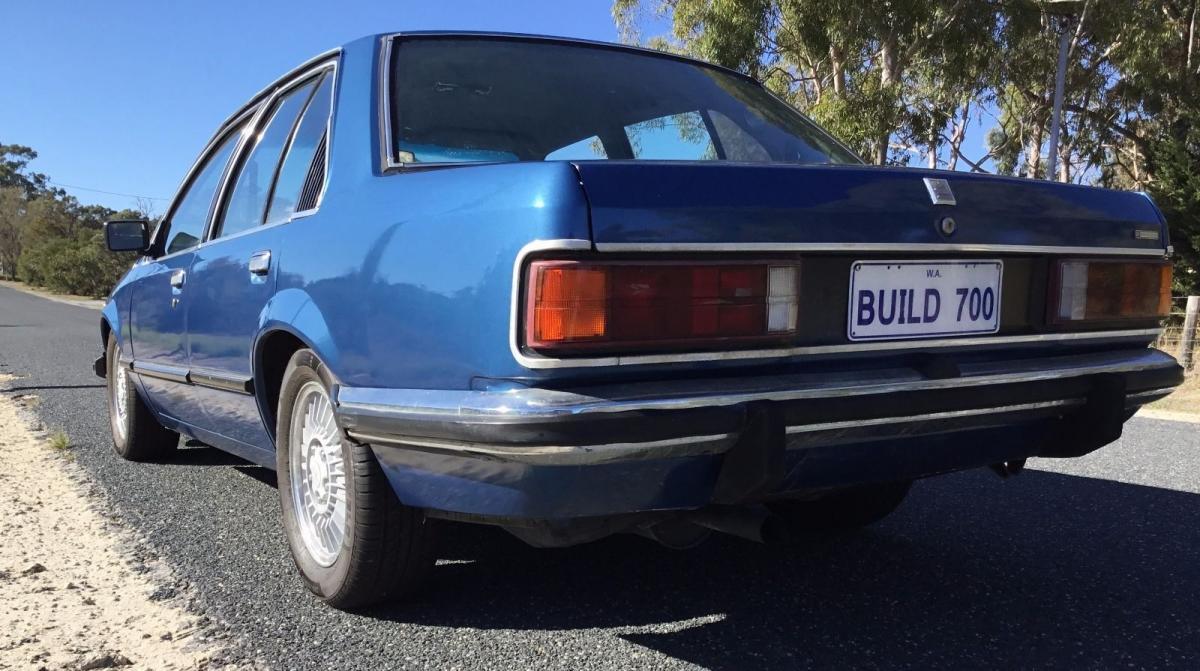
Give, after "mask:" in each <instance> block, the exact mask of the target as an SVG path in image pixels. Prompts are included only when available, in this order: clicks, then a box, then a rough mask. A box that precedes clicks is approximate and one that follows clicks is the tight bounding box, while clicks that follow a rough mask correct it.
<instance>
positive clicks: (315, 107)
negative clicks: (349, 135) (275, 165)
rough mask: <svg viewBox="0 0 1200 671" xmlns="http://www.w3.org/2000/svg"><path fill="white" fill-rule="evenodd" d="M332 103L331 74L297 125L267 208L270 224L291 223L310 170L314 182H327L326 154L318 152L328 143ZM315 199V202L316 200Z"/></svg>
mask: <svg viewBox="0 0 1200 671" xmlns="http://www.w3.org/2000/svg"><path fill="white" fill-rule="evenodd" d="M332 102H333V75H332V74H329V75H326V76H325V79H324V80H322V81H321V83H320V85H319V86H318V88H317V91H316V93H314V94H313V96H312V101H311V102H309V103H308V107H307V108H306V109H305V110H304V114H303V115H302V116H301V117H300V123H299V125H297V126H296V134H295V136H294V137H293V138H292V144H291V146H290V147H288V150H287V155H286V156H284V158H283V165H281V166H280V168H279V178H278V179H277V180H276V181H275V191H274V193H273V194H272V195H271V205H270V207H269V208H268V209H267V223H268V224H274V223H278V222H281V221H287V220H288V219H289V218H291V216H292V214H294V213H295V212H296V211H297V202H298V201H299V200H300V192H301V190H302V189H304V190H306V191H307V189H305V181H306V180H308V178H309V177H310V175H309V173H310V169H311V171H313V172H314V179H318V180H321V181H322V182H323V180H324V169H325V166H324V153H325V152H324V151H322V152H318V151H317V149H318V148H319V147H322V146H323V145H324V143H325V142H327V138H326V136H325V130H326V126H327V124H328V122H329V112H330V109H331V107H330V106H331V104H332ZM318 153H319V154H320V156H318ZM314 157H315V158H317V159H319V161H320V162H321V163H322V165H320V166H317V165H315V164H314V163H315V162H314V160H313V159H314ZM320 186H321V184H320V183H317V184H315V188H316V190H317V191H318V192H319V190H320ZM312 200H313V201H315V197H314V198H312ZM314 204H315V202H314V203H306V206H308V205H314Z"/></svg>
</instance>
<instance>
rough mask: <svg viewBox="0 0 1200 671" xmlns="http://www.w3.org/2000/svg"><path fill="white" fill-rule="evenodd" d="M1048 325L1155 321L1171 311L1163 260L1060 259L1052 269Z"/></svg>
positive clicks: (1168, 275) (1166, 265)
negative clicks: (1139, 320)
mask: <svg viewBox="0 0 1200 671" xmlns="http://www.w3.org/2000/svg"><path fill="white" fill-rule="evenodd" d="M1055 273H1056V277H1057V282H1056V283H1055V284H1054V285H1052V289H1051V291H1052V292H1053V294H1052V295H1051V301H1050V304H1051V312H1050V321H1052V322H1057V323H1071V322H1081V321H1120V320H1131V319H1155V318H1161V317H1165V316H1167V313H1168V312H1169V311H1170V309H1171V264H1170V263H1167V262H1165V261H1108V260H1104V261H1100V260H1081V259H1076V260H1065V261H1059V262H1058V263H1057V264H1056V267H1055Z"/></svg>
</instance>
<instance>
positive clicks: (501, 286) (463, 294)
mask: <svg viewBox="0 0 1200 671" xmlns="http://www.w3.org/2000/svg"><path fill="white" fill-rule="evenodd" d="M378 44H379V41H378V39H377V38H374V37H372V38H365V39H362V40H358V41H355V42H352V43H350V44H348V45H346V46H345V47H344V48H343V50H342V52H341V55H340V57H339V59H338V68H337V85H336V95H335V99H334V103H333V111H332V116H331V125H330V130H331V133H330V139H331V141H330V145H329V160H328V186H327V190H326V192H325V195H324V199H323V200H322V201H321V203H320V207H319V208H318V209H317V210H316V211H315V212H313V213H309V214H306V215H305V216H301V217H298V218H293V219H291V220H289V221H287V222H285V223H282V224H279V225H275V226H262V227H259V228H257V229H251V230H249V231H247V232H245V233H243V234H241V235H238V236H236V237H232V238H228V239H220V238H218V239H215V240H206V241H205V242H204V243H203V244H201V245H199V246H198V247H196V248H194V249H193V250H191V251H187V252H183V253H177V254H174V255H169V256H166V257H162V258H149V259H144V260H142V261H140V262H139V263H138V264H137V265H136V266H135V267H134V268H133V269H132V270H131V271H130V273H129V274H128V275H127V276H126V278H125V279H124V280H123V281H122V283H121V285H120V286H118V287H117V289H116V290H115V291H114V294H113V297H112V299H111V300H110V302H109V303H108V305H107V306H106V307H105V310H104V313H103V318H104V319H105V320H106V321H107V322H108V324H109V325H110V326H111V327H112V328H113V333H114V334H115V335H116V337H118V338H119V343H120V350H121V352H122V354H123V356H124V357H127V358H130V359H133V360H136V361H138V362H143V363H149V364H159V365H170V366H176V367H181V368H185V369H188V370H192V371H204V372H208V373H215V374H218V375H221V376H224V377H226V378H228V379H230V380H246V381H248V382H250V383H251V384H252V386H253V389H254V390H255V394H254V395H249V394H239V393H236V392H234V391H230V390H222V389H214V388H205V387H201V386H198V385H194V384H181V383H179V382H170V381H166V380H162V379H158V378H152V377H149V376H142V377H141V378H140V380H139V384H141V385H142V387H141V391H142V393H143V394H144V396H145V397H146V398H147V400H148V401H149V402H150V405H151V407H152V408H154V409H155V410H156V412H158V413H159V416H160V418H161V419H162V420H163V423H164V424H166V425H168V426H171V427H173V428H176V429H178V430H180V431H182V432H183V433H185V434H186V435H190V436H197V437H200V438H201V439H203V440H205V441H206V442H209V443H212V444H214V445H217V446H218V447H221V448H223V449H227V450H229V451H231V452H234V453H236V454H240V455H242V456H245V457H247V458H250V459H252V460H254V461H256V462H257V463H262V464H268V465H269V464H271V463H272V459H271V453H272V450H273V439H272V429H273V427H271V426H269V422H270V421H271V420H270V416H271V415H272V414H273V413H272V412H271V411H272V410H273V409H272V408H268V407H265V404H266V401H265V400H264V394H263V391H262V390H263V389H265V388H266V387H267V386H268V384H269V383H270V380H269V379H268V378H267V377H266V374H265V372H264V367H263V360H264V356H265V351H264V347H265V346H264V343H269V342H271V338H272V337H273V336H274V335H277V334H279V333H287V334H289V335H291V336H293V337H294V338H296V339H298V340H300V341H301V342H303V343H304V344H305V345H306V346H308V347H309V348H311V349H313V350H314V351H315V353H316V354H317V356H318V357H319V358H320V359H321V360H322V362H323V363H324V364H325V365H326V366H327V367H328V369H329V371H330V372H331V373H332V374H333V376H334V378H335V379H336V381H337V383H338V384H339V385H342V386H343V387H345V388H349V389H352V388H360V387H362V388H374V389H385V390H396V391H397V394H398V395H401V394H410V395H416V394H418V393H419V392H420V391H422V390H472V389H482V390H491V391H496V392H497V393H501V392H502V390H507V389H524V388H529V387H534V388H537V387H545V388H551V389H553V388H564V387H571V386H576V387H578V386H582V385H585V384H590V385H597V384H604V383H615V382H620V381H626V380H630V379H638V380H642V381H645V380H672V379H682V378H704V379H707V380H710V381H712V380H717V381H719V380H721V379H723V378H724V377H725V376H732V375H735V374H736V375H738V376H740V377H742V378H747V377H752V376H756V375H758V376H763V377H764V378H765V377H770V376H774V375H777V374H779V373H780V372H781V370H782V369H784V368H786V370H788V371H790V372H795V371H797V370H804V371H806V372H813V373H820V372H829V373H831V374H839V373H840V374H844V373H846V372H847V371H853V370H855V369H856V368H860V367H867V366H876V367H884V366H888V365H893V364H895V363H896V362H898V361H901V360H902V359H903V357H904V356H905V355H883V356H891V357H892V358H890V359H886V360H880V359H878V358H876V359H868V358H865V357H862V356H860V355H858V354H856V353H850V354H845V355H841V357H840V359H837V358H835V359H833V360H829V359H821V360H813V359H807V358H803V357H793V358H792V359H791V360H785V361H776V362H770V361H757V362H756V361H745V360H733V361H719V362H689V363H669V364H656V365H650V366H640V367H629V368H622V369H621V370H615V369H613V368H610V367H601V368H592V369H571V368H563V369H554V368H548V369H534V368H527V367H525V366H524V365H522V363H521V362H520V361H518V359H517V358H516V357H514V355H513V352H512V351H511V349H510V328H511V323H512V321H511V320H512V319H513V314H512V309H513V307H512V306H513V305H514V302H515V301H514V297H513V295H512V291H513V286H514V283H513V269H514V264H515V262H516V260H517V257H518V254H519V252H520V250H521V249H522V248H523V247H525V246H526V245H527V244H529V243H530V242H532V241H537V240H583V241H591V242H593V243H663V242H670V243H791V244H795V243H840V242H850V243H909V244H912V243H930V244H944V243H946V242H947V240H946V238H945V237H944V236H943V234H942V233H940V232H939V231H938V229H937V227H936V226H935V223H936V222H937V221H938V218H939V217H941V216H944V214H945V213H946V212H949V211H952V212H953V213H954V215H955V217H956V219H957V222H958V231H957V232H956V233H955V236H954V238H953V240H952V241H951V242H954V243H963V244H1005V245H1049V246H1110V247H1122V248H1142V249H1161V243H1160V244H1155V243H1154V242H1153V241H1145V240H1138V239H1134V238H1133V236H1132V235H1131V231H1132V229H1133V227H1135V226H1139V227H1143V228H1144V227H1146V226H1150V227H1155V226H1162V227H1164V228H1165V224H1164V223H1162V222H1161V218H1160V214H1159V213H1158V211H1157V209H1156V208H1155V207H1154V205H1153V203H1151V202H1150V201H1149V200H1148V199H1147V198H1145V197H1143V196H1141V195H1138V194H1127V193H1119V192H1113V191H1105V190H1101V189H1093V188H1083V187H1075V186H1064V185H1057V184H1050V183H1046V182H1036V181H1029V180H1018V179H1006V178H995V177H985V176H978V175H965V174H961V173H956V174H954V175H946V174H945V173H931V172H929V171H923V170H898V169H881V168H872V167H866V166H840V167H831V166H822V167H816V166H806V165H800V166H797V165H791V166H785V165H775V164H771V165H750V164H742V163H739V164H722V163H717V162H639V161H584V162H578V163H575V164H572V163H569V162H565V161H546V162H505V163H492V164H479V165H464V166H459V167H453V168H445V169H425V170H419V169H418V170H404V171H398V172H391V173H386V174H385V173H384V172H382V171H381V169H380V144H381V143H380V137H379V122H380V119H379V116H378V115H379V110H380V101H379V95H380V92H379V91H378V90H377V88H376V81H377V75H378V73H377V71H376V68H377V66H378V65H377V64H378V62H379V54H378V53H377V50H378ZM476 156H477V157H485V156H486V153H480V154H477V155H476ZM930 174H936V175H937V176H938V177H943V178H947V179H948V180H949V182H950V184H951V187H952V188H953V189H954V192H955V194H956V196H957V199H958V203H959V205H958V206H956V207H955V208H954V209H953V210H946V209H944V208H939V207H937V206H934V205H932V204H931V203H930V201H929V197H928V194H927V193H926V191H925V187H924V185H923V183H922V177H924V176H926V175H930ZM1163 239H1164V240H1165V239H1166V236H1165V235H1164V236H1163ZM261 251H270V253H271V266H270V269H269V272H268V273H267V274H265V275H262V276H255V275H252V274H251V273H250V271H249V267H248V263H249V259H250V257H251V256H252V255H253V254H255V253H256V252H261ZM591 253H593V254H594V253H595V252H591ZM178 270H184V271H186V272H187V274H188V280H187V283H186V284H185V285H184V286H183V287H182V288H173V287H171V286H170V284H169V278H170V276H171V274H172V273H174V272H176V271H178ZM814 289H816V290H819V288H818V287H814V288H811V289H810V288H806V289H805V290H806V291H808V290H814ZM863 300H866V299H865V298H860V304H859V308H860V310H866V309H867V308H866V304H865V303H862V301H863ZM896 300H897V299H896V298H894V297H888V299H887V302H888V308H887V314H888V315H889V319H890V318H894V315H895V314H896V313H897V311H898V310H899V313H900V314H901V315H904V316H903V317H902V318H903V319H908V320H912V321H914V323H915V322H918V321H920V319H924V320H926V321H930V320H931V319H934V318H936V316H937V312H938V311H939V310H944V309H951V306H950V304H949V302H948V301H950V300H951V299H950V298H949V297H940V298H938V299H937V300H934V299H930V298H929V297H924V299H923V302H918V301H919V297H917V296H915V295H907V298H905V300H906V301H908V303H907V306H906V307H904V308H903V309H902V310H900V309H899V306H898V305H897V302H896ZM883 303H884V299H883V297H881V296H876V297H875V304H874V305H873V306H872V308H871V309H872V311H873V312H872V314H873V315H882V314H883V309H884V308H883ZM943 303H944V304H943ZM863 314H866V312H863ZM882 318H883V317H882V316H880V319H882ZM1062 351H1063V350H1062V349H1061V348H1060V347H1059V346H1057V345H1032V346H1030V348H1029V349H1028V350H1026V353H1027V355H1028V356H1033V355H1034V354H1035V353H1043V352H1044V353H1061V352H1062ZM991 356H993V353H988V352H984V353H974V354H969V355H963V359H964V360H969V359H972V358H973V359H974V360H981V359H987V358H989V357H991ZM977 437H978V438H980V439H981V442H980V443H979V444H980V445H987V446H988V447H987V449H983V448H982V447H981V448H979V449H977V450H975V451H973V452H972V451H970V450H968V451H967V452H968V453H969V454H968V456H966V457H963V458H962V462H963V463H962V464H959V465H956V466H955V467H959V466H962V467H966V466H967V465H971V466H977V465H982V464H984V463H989V462H987V461H982V460H983V459H991V458H994V457H996V455H997V454H999V453H1000V452H1003V449H1002V448H1000V447H995V446H996V445H999V444H1000V443H998V442H996V441H992V440H991V438H992V437H1010V435H1009V434H1003V436H1001V434H999V433H997V434H995V436H993V435H992V434H989V433H979V434H978V435H977ZM985 438H986V439H987V440H982V439H985ZM603 439H604V436H595V437H594V441H593V442H595V443H601V442H603ZM588 444H591V443H588ZM879 447H880V446H879V445H875V448H879ZM856 449H858V448H856ZM871 449H872V448H869V447H862V448H861V449H860V450H859V452H854V451H850V452H840V453H838V454H855V453H861V454H863V455H865V456H864V457H863V461H862V462H858V463H857V466H863V465H864V464H865V462H866V461H869V459H870V454H871ZM889 450H890V451H889ZM885 452H887V453H888V454H893V455H894V454H901V453H900V452H897V451H895V450H891V448H888V450H885ZM376 453H377V455H378V457H379V459H380V461H381V463H382V464H383V466H384V468H385V471H386V473H387V475H388V478H389V480H390V481H391V483H392V485H393V487H394V488H395V489H396V491H397V493H398V495H399V496H400V498H401V500H402V501H404V502H405V503H408V504H410V505H414V506H418V507H426V508H433V509H439V510H447V511H455V512H463V513H473V514H484V515H501V516H515V517H545V518H567V517H580V516H596V515H611V514H617V513H623V512H633V511H646V510H659V509H678V508H694V507H699V506H702V505H705V503H706V502H707V501H708V500H709V498H710V496H711V494H712V491H713V487H714V484H715V482H716V480H717V477H718V473H719V472H720V467H721V457H720V456H713V455H705V456H702V457H671V458H662V459H647V460H642V461H638V462H621V463H609V464H602V465H592V466H531V465H528V464H518V463H510V462H499V461H489V460H484V459H479V458H475V457H463V456H446V455H444V454H437V453H433V452H429V451H421V450H406V449H398V448H377V450H376ZM812 454H817V453H812ZM931 454H933V455H934V456H935V457H937V456H938V455H940V457H941V458H945V457H946V455H947V454H949V452H948V451H942V452H936V451H934V452H931ZM827 456H828V458H829V459H830V460H831V464H832V465H830V466H828V468H827V469H826V470H825V471H813V470H805V469H803V468H800V461H801V456H800V455H797V454H791V453H789V460H790V461H789V464H790V465H789V475H788V478H787V479H786V480H785V481H784V482H783V483H781V484H780V487H781V488H782V489H781V491H782V490H787V489H789V488H803V487H815V486H832V485H836V484H849V483H851V482H853V481H855V477H854V475H853V473H854V468H855V467H856V465H855V464H850V465H849V466H847V465H846V464H845V463H843V462H841V461H838V460H836V459H834V458H833V456H835V455H827ZM901 462H903V460H900V461H898V462H891V463H894V465H895V468H897V469H899V470H898V471H896V472H901V471H903V468H904V464H903V463H901ZM968 462H969V463H968ZM939 463H940V464H941V465H939ZM946 463H949V462H945V461H943V462H938V461H937V459H935V458H933V457H931V458H930V460H929V461H928V463H926V464H925V465H923V466H921V469H924V468H926V467H928V471H927V472H933V471H936V470H939V469H942V468H944V467H945V465H946ZM955 463H956V464H957V463H958V462H955ZM839 464H840V465H839ZM910 465H911V464H910ZM838 468H848V469H850V470H849V471H848V472H842V471H838V470H837V469H838ZM918 470H920V469H918ZM821 472H824V473H827V475H826V476H820V475H819V473H821ZM924 472H926V471H922V473H924ZM822 477H824V479H822Z"/></svg>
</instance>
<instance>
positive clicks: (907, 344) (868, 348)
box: [513, 328, 1162, 368]
mask: <svg viewBox="0 0 1200 671" xmlns="http://www.w3.org/2000/svg"><path fill="white" fill-rule="evenodd" d="M1161 331H1162V329H1156V328H1154V329H1134V330H1126V331H1084V332H1078V333H1040V334H1034V335H1018V336H981V337H977V338H938V339H927V340H895V341H888V342H858V343H848V344H845V345H814V346H809V347H786V348H776V349H761V350H733V351H726V352H695V353H689V354H645V355H639V356H613V357H598V358H590V359H585V358H580V359H551V358H541V357H531V356H528V355H525V354H521V355H520V356H519V357H518V359H517V361H519V362H520V363H521V365H523V366H525V367H527V368H576V367H578V368H583V367H591V366H634V365H648V364H662V363H681V362H690V361H739V360H748V359H777V358H783V357H790V356H806V355H822V354H846V353H855V352H885V351H892V352H899V351H905V350H924V349H934V348H937V349H944V348H967V347H988V346H994V345H1018V344H1031V343H1032V344H1039V343H1055V342H1080V341H1096V340H1123V339H1133V338H1136V339H1138V340H1142V339H1145V340H1150V339H1153V338H1155V337H1157V336H1158V335H1159V333H1161ZM513 342H514V343H515V342H516V341H515V340H514V341H513Z"/></svg>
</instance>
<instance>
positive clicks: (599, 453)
mask: <svg viewBox="0 0 1200 671" xmlns="http://www.w3.org/2000/svg"><path fill="white" fill-rule="evenodd" d="M346 433H347V434H348V435H349V436H350V437H351V438H353V439H354V440H357V441H359V442H363V443H368V444H372V445H386V446H389V447H400V448H405V447H407V448H423V449H427V450H431V451H434V452H444V453H449V454H462V455H470V456H477V457H485V458H489V459H497V460H500V461H516V462H521V463H527V464H536V465H545V466H551V465H553V466H566V465H583V464H602V463H607V462H610V461H624V460H629V459H647V458H654V459H661V458H665V457H683V456H699V455H704V454H719V453H721V452H724V451H725V450H727V449H728V448H729V447H730V445H732V443H733V441H734V440H735V439H736V436H735V435H734V434H731V433H718V434H712V435H706V436H684V437H682V438H668V439H665V440H652V441H646V442H639V443H608V444H604V445H513V446H506V445H488V444H483V443H458V442H453V441H444V440H431V439H428V438H408V437H402V436H379V435H373V434H369V433H362V432H359V431H353V430H351V431H347V432H346Z"/></svg>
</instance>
